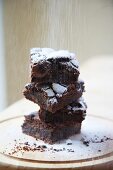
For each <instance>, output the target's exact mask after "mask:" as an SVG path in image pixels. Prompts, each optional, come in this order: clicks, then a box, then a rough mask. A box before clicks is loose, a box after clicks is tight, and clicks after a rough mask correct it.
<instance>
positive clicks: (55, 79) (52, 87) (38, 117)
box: [22, 48, 87, 143]
mask: <svg viewBox="0 0 113 170" xmlns="http://www.w3.org/2000/svg"><path fill="white" fill-rule="evenodd" d="M30 64H31V82H30V83H28V84H27V85H26V86H25V89H24V91H23V94H24V96H25V97H26V98H27V99H29V100H31V101H33V102H35V103H37V104H38V105H39V106H40V110H38V109H37V112H34V113H32V114H30V115H26V116H25V120H24V123H23V125H22V130H23V133H25V134H27V135H30V136H33V137H35V138H36V139H41V140H43V141H44V142H47V143H54V142H56V141H59V140H61V139H66V138H68V137H69V136H71V135H74V134H76V133H79V132H80V129H81V123H82V121H83V120H84V118H85V116H86V108H87V106H86V104H85V102H84V100H83V98H82V94H83V92H84V82H83V81H82V80H80V79H79V78H78V77H79V74H80V72H79V65H78V61H77V59H76V56H75V54H74V53H70V52H69V51H66V50H60V51H55V50H53V49H51V48H33V49H31V54H30Z"/></svg>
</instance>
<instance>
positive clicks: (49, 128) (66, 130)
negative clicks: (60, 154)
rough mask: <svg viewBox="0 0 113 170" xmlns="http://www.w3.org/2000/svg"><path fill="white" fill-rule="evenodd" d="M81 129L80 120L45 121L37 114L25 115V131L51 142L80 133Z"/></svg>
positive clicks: (23, 128)
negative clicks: (36, 115)
mask: <svg viewBox="0 0 113 170" xmlns="http://www.w3.org/2000/svg"><path fill="white" fill-rule="evenodd" d="M80 129H81V123H79V122H75V121H69V122H65V123H63V124H62V123H55V124H52V123H44V122H43V121H41V120H40V119H39V118H38V117H36V118H35V114H31V115H28V116H25V120H24V123H23V125H22V131H23V133H25V134H27V135H29V136H32V137H34V138H36V139H41V140H43V141H44V142H47V143H50V144H53V143H55V142H56V141H59V140H61V139H66V138H68V137H69V136H72V135H74V134H76V133H79V132H80Z"/></svg>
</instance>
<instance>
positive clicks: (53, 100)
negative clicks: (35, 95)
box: [48, 97, 58, 105]
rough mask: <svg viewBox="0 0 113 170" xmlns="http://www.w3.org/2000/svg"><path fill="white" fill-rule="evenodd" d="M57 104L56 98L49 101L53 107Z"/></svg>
mask: <svg viewBox="0 0 113 170" xmlns="http://www.w3.org/2000/svg"><path fill="white" fill-rule="evenodd" d="M55 103H58V102H57V99H56V97H52V98H51V99H49V101H48V104H51V105H53V104H55Z"/></svg>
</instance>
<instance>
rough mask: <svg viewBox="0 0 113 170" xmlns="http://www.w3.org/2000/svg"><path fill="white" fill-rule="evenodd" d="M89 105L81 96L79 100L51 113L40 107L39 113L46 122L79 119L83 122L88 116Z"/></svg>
mask: <svg viewBox="0 0 113 170" xmlns="http://www.w3.org/2000/svg"><path fill="white" fill-rule="evenodd" d="M86 109H87V105H86V103H85V102H84V100H83V98H79V99H78V100H77V101H74V102H73V103H71V104H69V105H67V106H65V107H64V108H62V109H60V110H58V111H56V112H55V113H51V112H49V111H47V110H43V109H41V108H40V110H39V111H38V114H37V112H36V115H38V116H39V118H40V119H41V120H42V121H44V122H45V123H54V122H60V123H64V122H66V121H72V120H74V121H77V122H80V123H81V122H82V121H83V120H84V119H85V116H86Z"/></svg>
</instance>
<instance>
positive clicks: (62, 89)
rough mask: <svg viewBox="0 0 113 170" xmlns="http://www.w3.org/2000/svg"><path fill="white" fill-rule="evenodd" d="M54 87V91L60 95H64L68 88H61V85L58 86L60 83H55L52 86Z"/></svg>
mask: <svg viewBox="0 0 113 170" xmlns="http://www.w3.org/2000/svg"><path fill="white" fill-rule="evenodd" d="M52 87H53V90H54V91H55V92H56V93H59V94H63V93H64V92H66V91H67V88H66V87H64V86H61V85H60V84H58V83H53V84H52Z"/></svg>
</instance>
